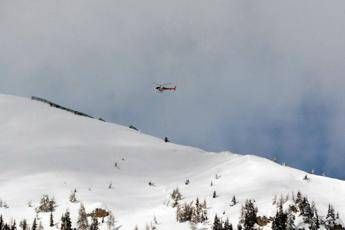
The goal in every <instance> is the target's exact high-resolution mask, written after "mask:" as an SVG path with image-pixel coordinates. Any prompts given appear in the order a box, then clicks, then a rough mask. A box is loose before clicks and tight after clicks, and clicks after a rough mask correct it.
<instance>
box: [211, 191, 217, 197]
mask: <svg viewBox="0 0 345 230" xmlns="http://www.w3.org/2000/svg"><path fill="white" fill-rule="evenodd" d="M212 197H213V198H217V192H216V190H214V191H213V195H212Z"/></svg>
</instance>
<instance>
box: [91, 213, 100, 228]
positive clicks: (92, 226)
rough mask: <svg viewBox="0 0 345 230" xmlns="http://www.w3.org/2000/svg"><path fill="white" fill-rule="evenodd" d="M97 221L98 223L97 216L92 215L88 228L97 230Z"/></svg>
mask: <svg viewBox="0 0 345 230" xmlns="http://www.w3.org/2000/svg"><path fill="white" fill-rule="evenodd" d="M98 225H99V223H98V219H97V217H95V216H93V217H92V222H91V225H90V230H98V227H99V226H98Z"/></svg>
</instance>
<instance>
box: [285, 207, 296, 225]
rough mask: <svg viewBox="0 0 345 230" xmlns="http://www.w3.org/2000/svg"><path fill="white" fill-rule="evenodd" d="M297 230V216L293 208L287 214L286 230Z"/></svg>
mask: <svg viewBox="0 0 345 230" xmlns="http://www.w3.org/2000/svg"><path fill="white" fill-rule="evenodd" d="M294 229H296V226H295V215H294V213H293V211H292V209H291V208H289V211H288V213H287V219H286V230H294Z"/></svg>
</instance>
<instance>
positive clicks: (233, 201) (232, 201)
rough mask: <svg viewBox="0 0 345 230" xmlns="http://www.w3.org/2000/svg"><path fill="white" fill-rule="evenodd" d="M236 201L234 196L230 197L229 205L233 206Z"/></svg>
mask: <svg viewBox="0 0 345 230" xmlns="http://www.w3.org/2000/svg"><path fill="white" fill-rule="evenodd" d="M237 203H238V202H237V200H236V197H235V196H233V197H232V199H231V203H230V206H231V207H232V206H235V205H236V204H237Z"/></svg>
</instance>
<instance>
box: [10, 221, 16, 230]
mask: <svg viewBox="0 0 345 230" xmlns="http://www.w3.org/2000/svg"><path fill="white" fill-rule="evenodd" d="M11 230H17V224H16V220H14V221H13V223H12V225H11Z"/></svg>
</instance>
